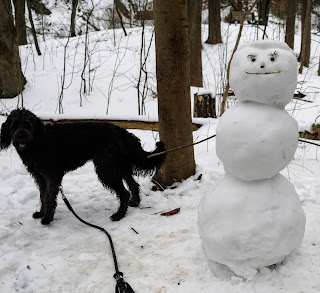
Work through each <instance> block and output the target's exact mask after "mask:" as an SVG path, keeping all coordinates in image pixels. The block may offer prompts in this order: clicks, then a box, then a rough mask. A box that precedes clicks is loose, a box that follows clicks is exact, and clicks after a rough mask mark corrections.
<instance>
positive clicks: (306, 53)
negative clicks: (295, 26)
mask: <svg viewBox="0 0 320 293" xmlns="http://www.w3.org/2000/svg"><path fill="white" fill-rule="evenodd" d="M303 2H306V3H305V9H306V10H305V19H304V26H303V39H302V42H301V44H302V48H301V52H300V69H299V73H300V74H301V73H302V71H303V67H309V64H310V46H311V9H312V0H304V1H303Z"/></svg>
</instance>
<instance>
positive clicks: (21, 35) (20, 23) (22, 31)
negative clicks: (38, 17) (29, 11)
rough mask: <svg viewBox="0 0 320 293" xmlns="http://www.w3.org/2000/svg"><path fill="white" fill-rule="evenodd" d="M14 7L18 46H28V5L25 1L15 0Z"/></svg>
mask: <svg viewBox="0 0 320 293" xmlns="http://www.w3.org/2000/svg"><path fill="white" fill-rule="evenodd" d="M13 5H14V18H15V25H16V31H17V41H18V45H25V44H27V32H26V19H25V12H26V3H25V0H13Z"/></svg>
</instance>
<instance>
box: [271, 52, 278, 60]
mask: <svg viewBox="0 0 320 293" xmlns="http://www.w3.org/2000/svg"><path fill="white" fill-rule="evenodd" d="M278 55H279V53H278V52H277V51H274V52H273V53H271V54H270V60H271V62H274V61H276V58H277V57H278Z"/></svg>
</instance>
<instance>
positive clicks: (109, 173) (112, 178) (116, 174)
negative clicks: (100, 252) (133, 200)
mask: <svg viewBox="0 0 320 293" xmlns="http://www.w3.org/2000/svg"><path fill="white" fill-rule="evenodd" d="M93 163H94V164H95V167H96V173H97V175H98V177H99V179H100V181H101V183H102V184H103V185H104V186H105V187H107V188H110V189H112V190H113V191H115V193H116V194H117V196H118V198H119V199H120V207H119V209H118V211H117V212H116V213H115V214H113V215H112V216H111V217H110V218H111V220H112V221H119V220H121V219H122V218H123V217H124V216H125V214H126V212H127V208H128V201H129V198H130V193H129V191H128V190H127V189H126V188H125V187H124V185H123V182H122V175H121V169H120V167H119V166H120V164H119V163H120V162H119V160H118V159H117V158H116V157H115V156H112V155H101V154H99V155H97V156H96V157H95V158H94V159H93Z"/></svg>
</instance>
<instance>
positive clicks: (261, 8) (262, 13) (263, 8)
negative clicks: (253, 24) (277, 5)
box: [258, 0, 270, 25]
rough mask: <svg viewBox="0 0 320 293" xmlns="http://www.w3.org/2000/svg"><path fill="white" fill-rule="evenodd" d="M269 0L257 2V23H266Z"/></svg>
mask: <svg viewBox="0 0 320 293" xmlns="http://www.w3.org/2000/svg"><path fill="white" fill-rule="evenodd" d="M269 8H270V0H261V1H260V2H258V15H259V24H261V25H267V24H268V17H269Z"/></svg>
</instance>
